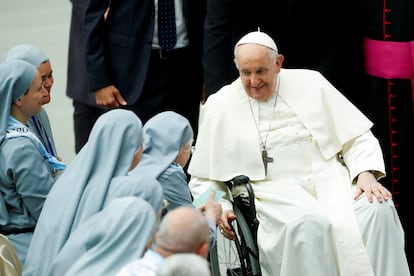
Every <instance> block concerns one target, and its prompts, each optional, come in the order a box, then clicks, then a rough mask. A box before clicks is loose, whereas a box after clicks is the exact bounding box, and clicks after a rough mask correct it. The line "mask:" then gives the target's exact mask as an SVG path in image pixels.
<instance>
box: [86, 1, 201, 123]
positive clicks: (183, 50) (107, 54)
mask: <svg viewBox="0 0 414 276" xmlns="http://www.w3.org/2000/svg"><path fill="white" fill-rule="evenodd" d="M158 2H160V0H159V1H154V0H140V1H138V0H125V1H110V3H109V4H108V3H107V1H102V0H88V1H87V3H86V9H85V16H84V34H85V52H86V67H87V75H88V81H89V91H90V92H93V93H95V99H96V103H97V104H98V105H99V106H101V107H104V108H127V109H130V110H132V111H134V112H135V113H136V114H137V115H138V116H139V117H140V119H141V120H142V122H143V123H145V122H146V121H147V120H148V119H149V118H150V117H152V116H153V115H155V114H156V113H158V112H160V111H164V110H173V111H176V112H178V113H180V114H182V115H183V116H185V117H186V118H187V119H188V120H189V121H190V123H191V125H192V127H193V128H194V129H195V130H197V122H198V111H199V105H200V99H201V91H202V64H201V49H202V30H203V29H202V28H203V21H204V15H205V1H199V0H197V1H193V0H175V1H174V2H175V22H176V26H175V27H176V34H177V39H176V43H175V46H174V48H173V49H172V50H168V49H162V48H161V47H160V43H159V37H158V32H157V30H158V27H159V24H158V21H157V18H158V17H159V16H158V5H157V4H158ZM108 5H109V12H108V14H107V16H106V19H104V17H103V16H102V15H103V14H104V12H105V10H106V9H107V8H108Z"/></svg>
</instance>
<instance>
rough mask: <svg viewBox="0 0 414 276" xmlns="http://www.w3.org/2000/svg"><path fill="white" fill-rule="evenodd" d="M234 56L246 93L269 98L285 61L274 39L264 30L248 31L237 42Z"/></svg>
mask: <svg viewBox="0 0 414 276" xmlns="http://www.w3.org/2000/svg"><path fill="white" fill-rule="evenodd" d="M234 57H235V58H234V62H235V64H236V67H237V69H238V70H239V74H240V78H241V80H242V83H243V86H244V89H245V91H246V93H247V94H248V95H249V96H250V97H252V98H254V99H256V100H260V101H264V100H267V99H269V98H270V97H271V96H272V95H273V93H274V92H275V89H276V82H277V80H276V79H277V78H276V77H277V74H279V72H280V69H281V67H282V63H283V56H282V55H280V54H278V49H277V46H276V43H275V42H274V41H273V39H272V38H271V37H270V36H268V35H267V34H265V33H263V32H258V31H257V32H251V33H248V34H247V35H245V36H243V37H242V38H241V39H240V40H239V41H238V42H237V43H236V46H235V47H234Z"/></svg>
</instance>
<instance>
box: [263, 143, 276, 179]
mask: <svg viewBox="0 0 414 276" xmlns="http://www.w3.org/2000/svg"><path fill="white" fill-rule="evenodd" d="M262 160H263V165H264V167H265V175H267V163H271V162H273V158H272V157H270V156H267V150H265V149H264V150H262Z"/></svg>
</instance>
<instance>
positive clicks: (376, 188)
mask: <svg viewBox="0 0 414 276" xmlns="http://www.w3.org/2000/svg"><path fill="white" fill-rule="evenodd" d="M356 185H357V187H358V189H357V191H356V193H355V196H354V199H357V198H358V197H359V196H360V195H362V193H365V194H366V196H367V199H368V201H369V202H372V197H373V196H375V197H376V198H377V199H378V201H379V202H382V201H383V200H388V199H391V198H392V194H391V192H390V191H388V190H387V189H386V188H385V187H384V186H382V185H381V183H378V182H377V179H376V178H375V176H374V174H372V173H371V172H368V171H366V172H362V173H360V174H359V175H358V180H357V183H356Z"/></svg>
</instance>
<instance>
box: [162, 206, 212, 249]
mask: <svg viewBox="0 0 414 276" xmlns="http://www.w3.org/2000/svg"><path fill="white" fill-rule="evenodd" d="M209 242H210V228H209V225H208V222H207V219H206V218H205V217H204V216H203V215H202V214H201V212H200V211H199V210H197V209H195V208H192V207H184V206H182V207H178V208H176V209H174V210H172V211H170V212H168V213H167V215H166V216H165V217H164V218H163V220H162V222H161V225H160V229H159V231H158V233H157V237H156V245H157V247H159V248H161V249H162V250H164V251H169V252H170V253H184V252H185V253H197V251H198V250H199V248H200V247H201V246H205V245H207V246H208V244H209Z"/></svg>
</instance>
